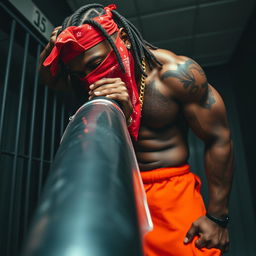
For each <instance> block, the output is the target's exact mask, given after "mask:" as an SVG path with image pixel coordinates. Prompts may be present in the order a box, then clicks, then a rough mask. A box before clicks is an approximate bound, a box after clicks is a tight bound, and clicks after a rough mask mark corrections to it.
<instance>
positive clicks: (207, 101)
mask: <svg viewBox="0 0 256 256" xmlns="http://www.w3.org/2000/svg"><path fill="white" fill-rule="evenodd" d="M214 103H216V100H215V98H214V96H213V93H212V89H211V88H210V87H208V88H207V90H206V92H205V93H204V95H203V96H202V98H201V99H200V102H199V104H200V106H202V107H203V108H207V109H211V107H212V105H213V104H214Z"/></svg>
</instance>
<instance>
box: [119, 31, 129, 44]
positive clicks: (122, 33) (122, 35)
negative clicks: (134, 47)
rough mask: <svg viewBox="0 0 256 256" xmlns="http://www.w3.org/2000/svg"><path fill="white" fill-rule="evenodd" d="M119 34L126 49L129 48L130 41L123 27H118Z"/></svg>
mask: <svg viewBox="0 0 256 256" xmlns="http://www.w3.org/2000/svg"><path fill="white" fill-rule="evenodd" d="M119 35H120V38H121V39H122V41H123V42H124V43H125V45H126V47H127V49H131V42H130V40H129V38H128V35H127V33H126V32H125V29H124V28H120V30H119Z"/></svg>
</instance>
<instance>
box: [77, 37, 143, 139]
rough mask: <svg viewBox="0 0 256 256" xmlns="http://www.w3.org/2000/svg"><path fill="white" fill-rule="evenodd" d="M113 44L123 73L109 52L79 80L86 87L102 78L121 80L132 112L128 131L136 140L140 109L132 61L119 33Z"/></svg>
mask: <svg viewBox="0 0 256 256" xmlns="http://www.w3.org/2000/svg"><path fill="white" fill-rule="evenodd" d="M115 44H116V47H117V49H118V51H119V53H120V56H121V58H122V61H123V64H124V68H125V73H123V71H122V70H121V67H120V65H119V63H118V61H117V57H116V54H115V52H114V50H111V52H110V53H109V54H108V55H107V57H106V58H105V59H104V60H103V62H101V64H100V65H99V66H98V67H97V68H96V69H94V70H93V71H92V72H91V73H89V74H88V75H87V76H85V77H84V78H82V79H80V80H81V81H84V82H86V84H87V85H90V84H93V83H95V82H96V81H98V80H100V79H102V78H117V77H119V78H121V80H122V81H123V82H124V83H125V84H126V87H127V90H128V93H129V96H130V99H131V103H132V106H133V110H134V111H133V113H132V115H131V117H132V120H133V121H132V124H131V125H130V126H129V128H128V130H129V132H130V134H131V136H132V137H133V138H135V140H137V137H138V131H139V127H140V118H141V108H140V101H139V94H138V88H137V84H136V80H135V74H134V60H133V56H132V54H131V53H130V51H128V50H127V48H126V45H125V43H124V42H123V41H122V39H121V38H120V36H119V33H118V35H117V39H116V42H115Z"/></svg>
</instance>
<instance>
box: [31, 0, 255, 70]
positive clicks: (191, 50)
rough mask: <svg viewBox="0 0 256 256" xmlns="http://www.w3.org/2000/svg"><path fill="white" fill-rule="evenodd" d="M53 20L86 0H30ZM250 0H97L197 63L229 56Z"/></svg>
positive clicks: (59, 19) (218, 61)
mask: <svg viewBox="0 0 256 256" xmlns="http://www.w3.org/2000/svg"><path fill="white" fill-rule="evenodd" d="M33 2H34V3H35V4H36V5H37V6H38V7H39V8H40V9H41V10H42V11H43V12H44V13H45V15H46V16H47V17H48V19H49V20H50V21H51V22H52V23H53V24H54V25H59V24H61V23H62V21H63V19H64V18H65V17H66V16H68V15H70V14H71V13H72V12H73V11H74V10H76V9H77V8H79V7H80V6H82V5H85V4H88V3H92V2H94V1H88V0H65V1H63V0H62V1H61V0H57V1H52V0H34V1H33ZM255 2H256V1H255V0H158V1H157V0H122V1H120V0H119V1H118V0H110V1H109V0H99V1H98V3H101V4H104V5H106V4H109V3H115V4H116V5H117V7H118V11H119V12H120V13H121V14H123V15H124V16H126V17H127V18H129V20H131V21H132V22H133V23H134V24H135V25H136V26H137V27H138V28H139V30H140V31H141V32H142V33H143V36H144V37H145V39H147V40H148V41H150V42H151V43H153V44H155V45H157V46H158V47H161V48H165V49H169V50H171V51H173V52H175V53H177V54H179V55H187V56H189V57H192V58H194V59H196V60H197V61H198V62H199V63H200V64H201V65H203V66H212V65H219V64H224V63H227V62H228V61H229V59H230V58H231V56H232V54H233V52H234V50H235V48H236V46H237V42H238V40H239V38H240V36H241V33H242V32H243V30H244V28H245V26H246V23H247V20H248V18H249V17H250V14H251V13H252V10H253V8H254V6H255Z"/></svg>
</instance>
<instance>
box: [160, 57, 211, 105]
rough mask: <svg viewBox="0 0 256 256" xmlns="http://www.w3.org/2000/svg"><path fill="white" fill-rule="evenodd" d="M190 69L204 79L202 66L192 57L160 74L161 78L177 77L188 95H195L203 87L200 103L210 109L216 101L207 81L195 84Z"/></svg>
mask: <svg viewBox="0 0 256 256" xmlns="http://www.w3.org/2000/svg"><path fill="white" fill-rule="evenodd" d="M192 70H195V71H196V72H198V73H199V74H200V75H201V76H202V77H204V78H205V79H206V77H205V73H204V71H203V70H202V68H201V67H200V66H199V65H198V64H197V63H196V62H195V61H193V60H192V59H188V60H187V61H185V62H184V63H182V64H178V67H177V70H168V71H166V72H165V73H164V74H162V76H161V79H162V80H164V79H166V78H169V77H174V78H177V79H178V80H179V81H180V82H181V83H182V85H183V88H184V89H186V90H188V93H189V94H190V95H196V94H197V93H198V92H199V91H200V89H204V90H205V93H204V95H203V96H202V98H201V100H200V105H201V106H202V107H204V108H207V109H210V108H211V106H212V105H213V104H214V103H215V102H216V101H215V98H214V96H213V94H212V91H211V90H210V89H209V87H208V82H207V81H205V82H204V83H203V84H197V83H196V82H197V81H196V79H195V76H194V74H193V72H192Z"/></svg>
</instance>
